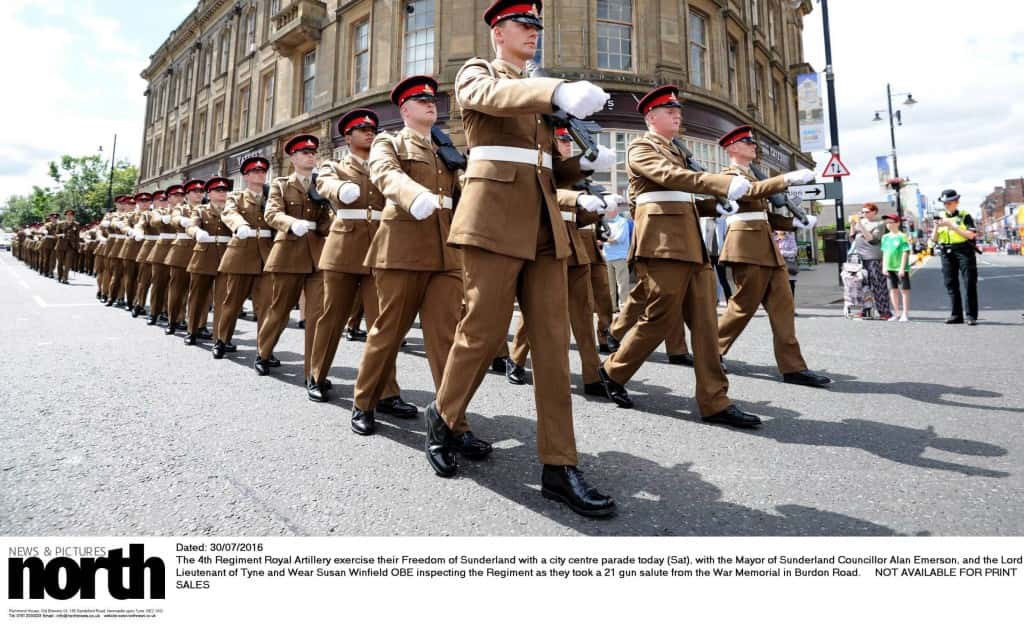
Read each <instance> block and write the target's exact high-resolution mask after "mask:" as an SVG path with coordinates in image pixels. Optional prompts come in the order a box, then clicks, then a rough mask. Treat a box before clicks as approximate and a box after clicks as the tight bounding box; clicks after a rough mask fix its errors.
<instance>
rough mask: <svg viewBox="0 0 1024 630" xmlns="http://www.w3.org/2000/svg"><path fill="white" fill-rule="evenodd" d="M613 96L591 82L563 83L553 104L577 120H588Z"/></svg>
mask: <svg viewBox="0 0 1024 630" xmlns="http://www.w3.org/2000/svg"><path fill="white" fill-rule="evenodd" d="M609 98H611V96H610V95H609V94H608V93H607V92H605V91H604V90H602V89H601V88H599V87H597V86H596V85H594V84H593V83H591V82H590V81H574V82H572V83H563V84H561V85H559V86H558V88H557V89H556V90H555V95H554V96H553V97H552V98H551V104H552V105H555V106H556V107H558V108H559V109H561V110H565V111H566V112H568V113H569V114H570V115H572V116H575V117H576V118H586V117H587V116H590V115H591V114H593V113H594V112H598V111H601V109H602V108H603V107H604V104H605V103H607V102H608V99H609Z"/></svg>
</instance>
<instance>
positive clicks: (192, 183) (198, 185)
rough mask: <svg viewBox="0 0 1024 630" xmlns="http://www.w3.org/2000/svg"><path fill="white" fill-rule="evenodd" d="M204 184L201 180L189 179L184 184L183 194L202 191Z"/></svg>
mask: <svg viewBox="0 0 1024 630" xmlns="http://www.w3.org/2000/svg"><path fill="white" fill-rule="evenodd" d="M204 183H205V182H203V180H201V179H190V180H188V181H187V182H185V184H184V186H185V192H187V193H190V192H192V191H193V190H203V184H204Z"/></svg>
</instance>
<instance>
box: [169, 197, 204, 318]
mask: <svg viewBox="0 0 1024 630" xmlns="http://www.w3.org/2000/svg"><path fill="white" fill-rule="evenodd" d="M203 185H204V182H203V180H201V179H190V180H188V181H187V182H185V184H184V187H185V201H183V202H182V203H180V204H178V205H177V206H175V207H174V208H172V209H171V214H170V215H169V216H168V215H163V216H162V217H161V218H160V220H161V222H163V223H164V225H170V226H171V227H173V228H174V242H173V243H172V244H171V246H170V247H169V248H168V251H167V258H164V264H165V265H167V266H168V267H170V279H169V282H168V286H167V329H166V330H164V334H165V335H173V334H174V333H175V331H176V330H178V327H179V326H181V327H183V328H184V327H187V326H188V324H187V323H184V322H185V305H186V303H187V301H188V283H189V276H188V263H189V261H190V260H192V248H193V246H194V243H193V241H192V237H191V236H189V235H188V232H187V231H186V230H188V227H189V226H190V225H192V217H193V216H195V215H196V213H197V208H199V204H200V203H202V200H203ZM204 317H205V315H204Z"/></svg>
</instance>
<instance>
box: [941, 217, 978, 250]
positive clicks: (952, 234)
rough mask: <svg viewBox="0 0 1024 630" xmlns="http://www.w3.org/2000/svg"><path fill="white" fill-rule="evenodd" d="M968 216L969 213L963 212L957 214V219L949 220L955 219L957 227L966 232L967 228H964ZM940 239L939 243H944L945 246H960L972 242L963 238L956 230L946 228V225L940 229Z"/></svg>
mask: <svg viewBox="0 0 1024 630" xmlns="http://www.w3.org/2000/svg"><path fill="white" fill-rule="evenodd" d="M966 216H967V213H966V212H964V211H962V210H961V211H960V212H958V213H957V214H956V217H948V218H950V219H953V218H955V219H956V222H957V227H958V228H960V229H961V230H966V229H967V228H966V227H965V226H964V218H965V217H966ZM938 238H939V242H940V243H942V244H943V245H959V244H960V243H966V242H967V241H969V240H971V239H969V238H967V237H965V236H963V235H962V234H960V233H959V232H957V231H956V230H954V229H952V228H949V227H946V226H945V225H943V226H941V227H939V231H938Z"/></svg>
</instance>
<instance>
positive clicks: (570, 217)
mask: <svg viewBox="0 0 1024 630" xmlns="http://www.w3.org/2000/svg"><path fill="white" fill-rule="evenodd" d="M562 220H563V221H575V220H576V213H575V212H564V211H563V212H562Z"/></svg>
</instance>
